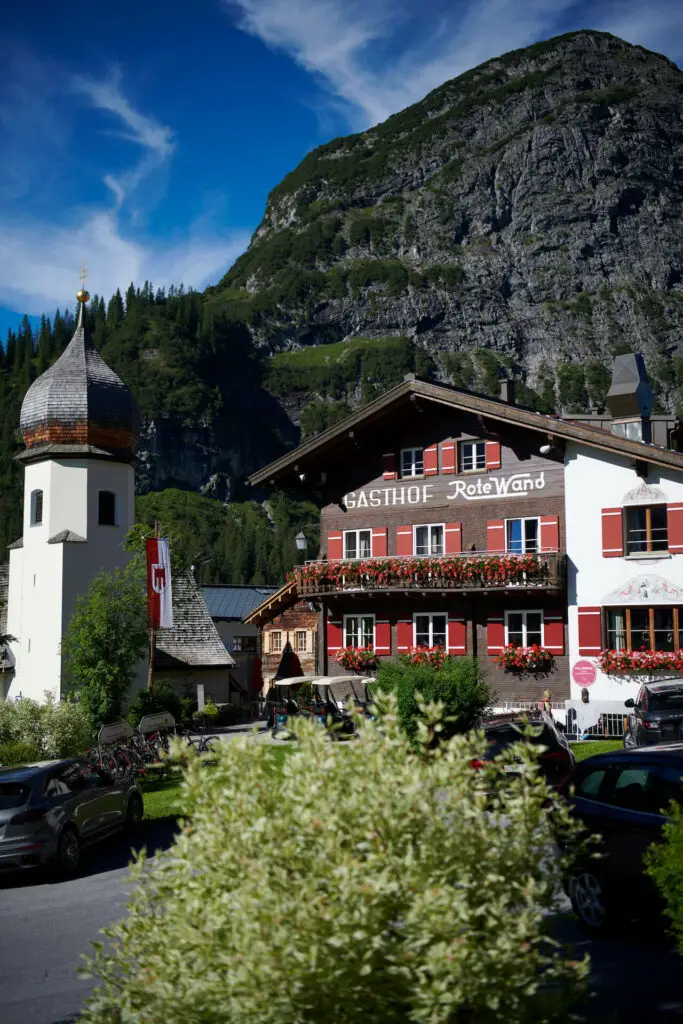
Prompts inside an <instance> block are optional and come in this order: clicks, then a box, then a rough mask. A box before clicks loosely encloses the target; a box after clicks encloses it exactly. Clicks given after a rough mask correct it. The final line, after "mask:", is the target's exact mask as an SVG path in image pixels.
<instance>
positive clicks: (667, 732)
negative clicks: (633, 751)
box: [624, 677, 683, 748]
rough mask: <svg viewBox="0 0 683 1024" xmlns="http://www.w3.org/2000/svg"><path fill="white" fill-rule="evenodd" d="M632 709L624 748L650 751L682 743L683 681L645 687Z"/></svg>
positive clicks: (631, 703) (629, 702)
mask: <svg viewBox="0 0 683 1024" xmlns="http://www.w3.org/2000/svg"><path fill="white" fill-rule="evenodd" d="M624 706H625V707H627V708H628V709H629V712H630V713H629V716H628V725H627V726H626V731H625V733H624V746H625V747H627V748H631V747H649V746H651V745H652V744H653V743H671V742H672V741H677V740H681V739H683V678H681V677H677V678H672V679H663V680H660V681H658V682H648V683H643V685H642V686H641V688H640V690H639V691H638V696H637V697H636V699H635V700H634V699H633V698H632V697H631V698H629V700H627V701H624Z"/></svg>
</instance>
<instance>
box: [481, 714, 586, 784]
mask: <svg viewBox="0 0 683 1024" xmlns="http://www.w3.org/2000/svg"><path fill="white" fill-rule="evenodd" d="M529 727H530V728H529ZM482 728H483V730H484V733H485V735H486V739H487V741H488V746H487V750H486V753H485V755H484V757H485V759H486V760H487V761H490V760H493V758H494V757H497V755H498V754H500V753H502V752H503V751H504V750H506V749H507V747H511V746H512V745H513V744H514V743H519V741H520V740H521V739H524V738H526V739H528V741H529V742H530V743H533V744H538V745H542V746H543V747H545V748H546V749H545V750H544V751H542V753H541V754H540V757H539V766H540V770H541V772H542V773H543V775H544V776H545V778H546V779H547V781H548V782H549V783H550V784H551V785H553V786H556V785H558V784H559V783H560V782H561V781H562V779H564V778H565V776H566V775H567V774H568V772H570V771H571V770H572V768H573V767H574V765H575V764H576V759H575V757H574V754H573V752H572V750H571V747H570V746H569V744H568V743H567V740H566V738H565V737H564V735H563V734H562V733H561V732H560V730H559V729H558V728H557V726H556V725H555V722H554V721H553V718H552V716H551V715H549V714H547V713H546V712H545V711H521V712H520V711H515V712H511V713H510V714H503V715H496V716H495V717H492V718H489V719H486V720H484V722H482ZM504 770H505V771H506V772H508V773H513V774H514V773H515V772H518V771H519V759H518V758H515V757H514V756H511V757H510V763H509V764H506V765H504Z"/></svg>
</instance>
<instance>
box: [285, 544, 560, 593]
mask: <svg viewBox="0 0 683 1024" xmlns="http://www.w3.org/2000/svg"><path fill="white" fill-rule="evenodd" d="M566 565H567V556H566V555H565V554H562V553H561V552H557V551H553V552H547V553H544V554H526V555H513V554H500V555H496V554H486V553H483V552H482V553H470V552H463V553H462V554H460V555H443V556H441V557H439V558H427V557H413V556H389V557H386V558H367V559H358V560H355V561H346V560H342V561H333V562H306V563H305V565H302V566H299V568H298V569H296V570H295V572H296V579H297V589H298V591H299V595H300V596H301V597H323V596H325V595H329V594H337V593H340V592H356V593H358V592H363V591H378V590H379V591H393V590H459V591H468V590H479V591H481V590H505V589H510V590H512V589H515V590H561V589H563V587H564V585H565V579H566Z"/></svg>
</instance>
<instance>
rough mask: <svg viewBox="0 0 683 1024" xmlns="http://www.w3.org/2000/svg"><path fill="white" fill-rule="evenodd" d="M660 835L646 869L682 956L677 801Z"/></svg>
mask: <svg viewBox="0 0 683 1024" xmlns="http://www.w3.org/2000/svg"><path fill="white" fill-rule="evenodd" d="M679 799H680V796H679ZM663 835H664V842H663V843H661V844H656V845H654V846H652V847H651V848H650V851H649V854H648V856H647V870H648V872H649V874H650V875H651V876H652V878H653V879H654V881H655V884H656V886H657V888H658V889H659V894H660V896H661V898H662V902H663V904H664V908H665V911H666V915H667V917H668V918H669V919H670V921H671V932H672V934H673V936H674V938H675V940H676V945H677V946H678V951H679V953H680V954H681V955H682V956H683V813H682V808H681V806H680V804H675V805H672V807H671V817H670V819H669V821H668V822H667V823H666V824H665V826H664V833H663Z"/></svg>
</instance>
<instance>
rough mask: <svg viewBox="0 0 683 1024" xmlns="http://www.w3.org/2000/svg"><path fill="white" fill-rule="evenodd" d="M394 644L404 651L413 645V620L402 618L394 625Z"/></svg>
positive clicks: (400, 650)
mask: <svg viewBox="0 0 683 1024" xmlns="http://www.w3.org/2000/svg"><path fill="white" fill-rule="evenodd" d="M396 641H397V642H396V646H397V647H398V650H399V652H401V653H405V652H406V651H409V650H410V648H411V647H412V646H413V620H412V619H402V620H400V621H399V622H398V623H397V625H396Z"/></svg>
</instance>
